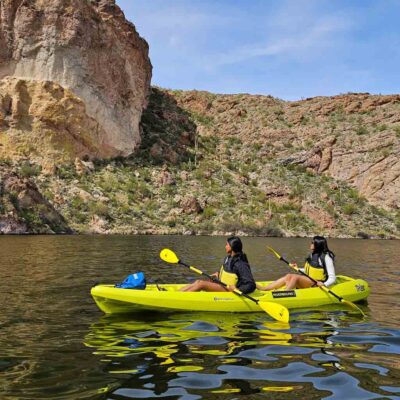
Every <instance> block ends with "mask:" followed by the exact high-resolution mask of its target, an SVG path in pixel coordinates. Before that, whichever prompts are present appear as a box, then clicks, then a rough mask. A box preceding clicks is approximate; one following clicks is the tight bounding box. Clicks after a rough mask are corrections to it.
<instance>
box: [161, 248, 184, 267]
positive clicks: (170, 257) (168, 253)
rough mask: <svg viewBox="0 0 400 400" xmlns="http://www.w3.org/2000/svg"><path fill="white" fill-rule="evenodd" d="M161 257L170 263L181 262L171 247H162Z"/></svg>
mask: <svg viewBox="0 0 400 400" xmlns="http://www.w3.org/2000/svg"><path fill="white" fill-rule="evenodd" d="M160 258H161V260H163V261H165V262H167V263H169V264H178V263H179V258H178V257H177V256H176V254H175V253H174V252H173V251H172V250H170V249H162V250H161V251H160Z"/></svg>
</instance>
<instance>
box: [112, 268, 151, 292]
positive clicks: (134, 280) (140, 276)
mask: <svg viewBox="0 0 400 400" xmlns="http://www.w3.org/2000/svg"><path fill="white" fill-rule="evenodd" d="M115 287H116V288H121V289H146V278H145V277H144V273H143V272H136V273H135V274H131V275H128V276H127V277H126V278H125V280H124V281H123V282H121V283H117V284H116V285H115Z"/></svg>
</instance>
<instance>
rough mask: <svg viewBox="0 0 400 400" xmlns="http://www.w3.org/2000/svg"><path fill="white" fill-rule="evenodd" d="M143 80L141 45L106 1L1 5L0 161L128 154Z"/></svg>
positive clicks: (146, 73)
mask: <svg viewBox="0 0 400 400" xmlns="http://www.w3.org/2000/svg"><path fill="white" fill-rule="evenodd" d="M150 79H151V64H150V61H149V58H148V45H147V43H146V42H145V41H144V40H143V39H142V38H141V37H140V36H139V34H138V33H137V32H136V30H135V27H134V25H133V24H131V23H130V22H128V21H127V20H126V19H125V18H124V15H123V13H122V11H121V10H120V9H119V7H118V6H116V5H115V1H114V0H53V1H42V0H30V1H27V0H1V2H0V80H1V82H0V136H1V141H2V142H3V143H4V142H6V143H5V148H6V149H7V151H6V152H4V151H3V156H4V154H5V155H7V154H9V152H10V151H11V152H14V153H16V154H20V155H22V156H24V152H25V153H29V154H30V155H31V156H34V155H35V153H36V155H38V156H40V155H41V154H42V153H43V151H46V152H47V154H46V155H47V157H48V158H49V157H51V158H53V159H55V160H57V161H59V160H64V161H65V160H66V159H68V158H72V159H73V158H74V157H75V156H78V157H84V156H86V157H89V158H95V157H97V158H105V157H113V156H118V155H122V156H126V155H129V154H131V153H132V152H133V151H134V150H135V149H136V148H137V147H138V145H139V144H140V140H141V135H140V131H139V122H140V119H141V114H142V110H143V109H144V108H145V106H146V104H147V98H148V91H149V85H150ZM28 138H30V139H28ZM27 142H29V144H27ZM27 147H28V148H27ZM25 156H26V154H25Z"/></svg>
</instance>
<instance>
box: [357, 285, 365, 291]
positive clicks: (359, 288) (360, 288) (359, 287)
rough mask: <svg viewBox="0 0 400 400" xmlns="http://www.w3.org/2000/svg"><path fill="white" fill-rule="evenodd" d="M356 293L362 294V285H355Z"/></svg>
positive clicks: (363, 287) (363, 289) (363, 288)
mask: <svg viewBox="0 0 400 400" xmlns="http://www.w3.org/2000/svg"><path fill="white" fill-rule="evenodd" d="M356 289H357V292H364V291H365V286H364V285H356Z"/></svg>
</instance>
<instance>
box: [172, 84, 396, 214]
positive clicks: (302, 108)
mask: <svg viewBox="0 0 400 400" xmlns="http://www.w3.org/2000/svg"><path fill="white" fill-rule="evenodd" d="M170 93H171V94H172V95H173V96H174V98H175V99H176V100H177V103H178V105H179V106H180V107H182V109H183V110H185V111H186V112H189V113H191V114H192V115H194V117H195V119H197V125H198V131H199V133H200V134H201V135H206V136H207V135H210V136H214V135H215V136H219V137H229V136H232V137H236V138H239V139H240V140H241V141H242V142H243V144H244V145H245V146H253V145H254V144H257V145H258V146H259V147H260V148H261V147H262V148H263V153H262V154H261V153H260V156H261V157H262V158H264V159H265V158H268V157H273V158H275V159H276V160H278V161H279V162H280V163H281V164H282V165H284V166H290V165H295V166H302V167H304V168H306V169H308V170H310V171H313V172H315V173H317V174H324V175H328V176H331V177H333V178H335V179H337V180H340V181H344V182H347V183H348V184H350V185H351V186H353V187H355V188H356V189H357V190H358V191H359V193H360V194H361V195H362V196H364V197H365V198H366V199H367V200H368V201H369V202H370V203H371V204H374V205H377V206H383V207H385V208H386V209H389V210H390V209H392V210H393V209H394V210H397V209H399V208H400V157H399V156H400V95H393V96H377V95H369V94H347V95H339V96H333V97H315V98H310V99H307V100H302V101H296V102H285V101H281V100H279V99H275V98H272V97H269V96H250V95H215V94H211V93H206V92H197V91H192V92H181V91H172V92H170Z"/></svg>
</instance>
